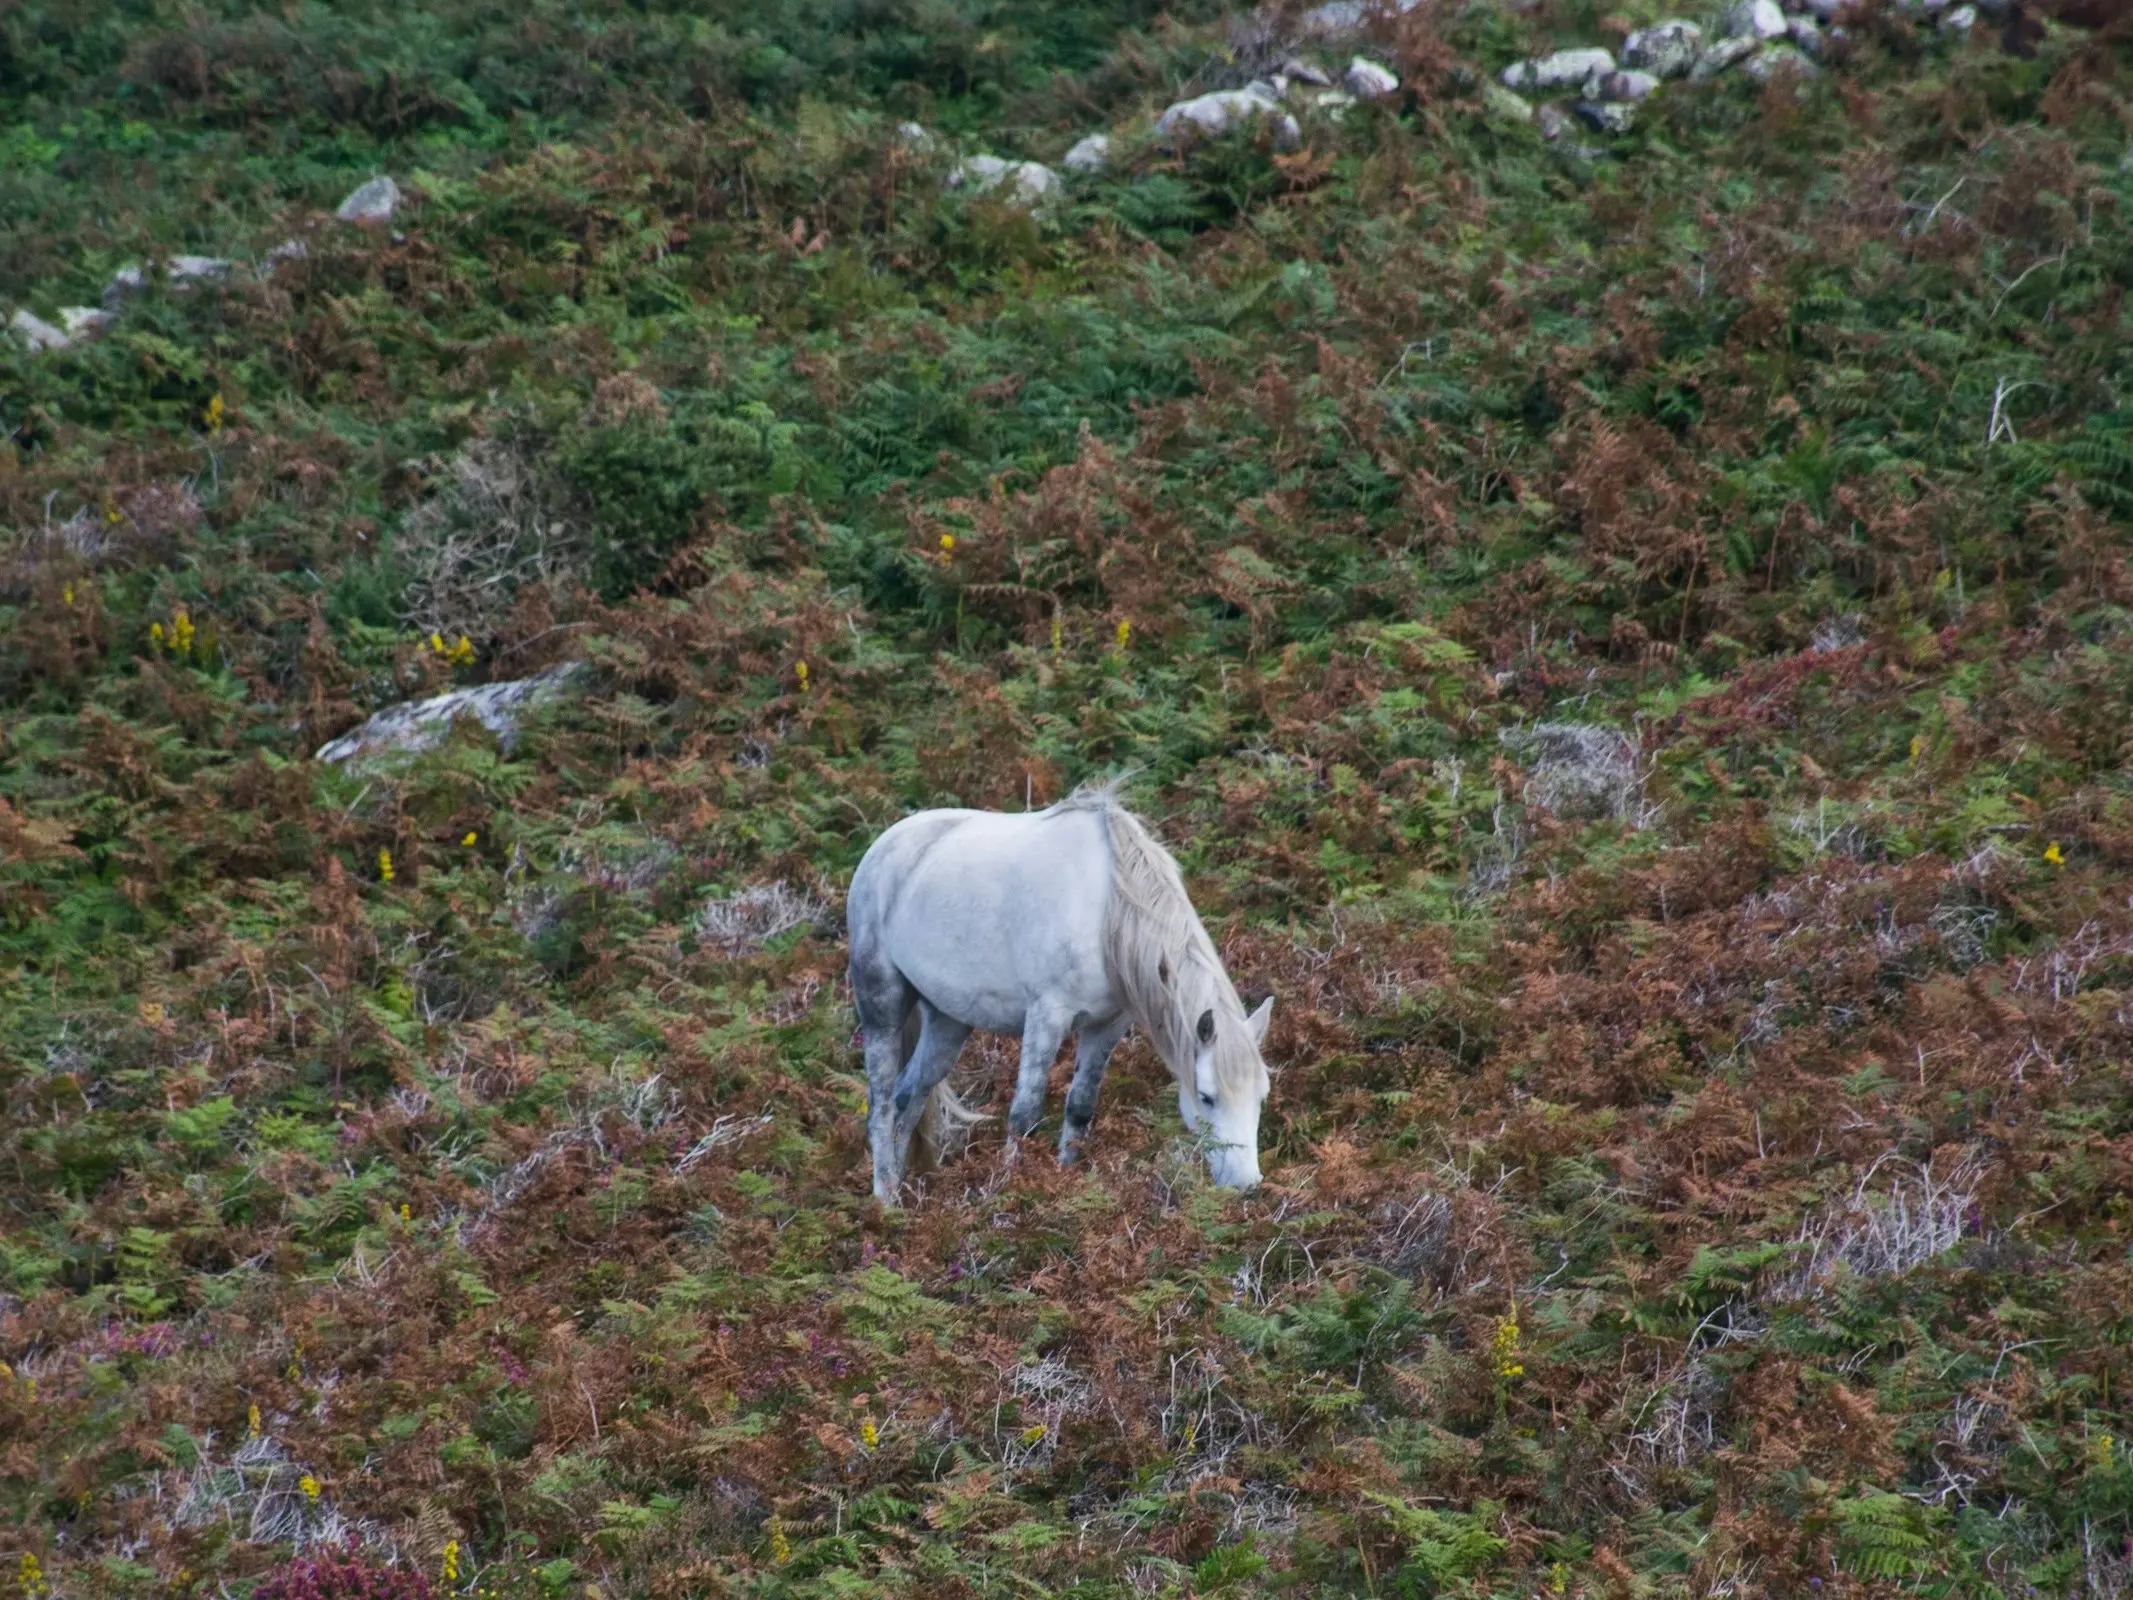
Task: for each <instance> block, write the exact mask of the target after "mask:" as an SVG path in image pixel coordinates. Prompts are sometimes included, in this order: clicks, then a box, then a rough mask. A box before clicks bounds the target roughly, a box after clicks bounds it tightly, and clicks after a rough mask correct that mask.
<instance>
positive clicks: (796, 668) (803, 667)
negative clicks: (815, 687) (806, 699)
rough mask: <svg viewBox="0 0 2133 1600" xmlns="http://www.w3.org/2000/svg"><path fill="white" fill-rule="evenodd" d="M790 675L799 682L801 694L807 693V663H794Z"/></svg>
mask: <svg viewBox="0 0 2133 1600" xmlns="http://www.w3.org/2000/svg"><path fill="white" fill-rule="evenodd" d="M792 675H793V676H794V677H795V678H797V679H799V680H800V692H801V693H802V694H805V693H807V663H806V662H804V661H799V662H795V663H794V664H793V669H792Z"/></svg>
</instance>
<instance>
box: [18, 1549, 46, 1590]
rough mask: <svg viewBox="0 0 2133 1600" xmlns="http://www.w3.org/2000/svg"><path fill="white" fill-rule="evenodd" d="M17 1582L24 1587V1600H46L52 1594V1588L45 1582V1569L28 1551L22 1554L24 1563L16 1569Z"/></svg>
mask: <svg viewBox="0 0 2133 1600" xmlns="http://www.w3.org/2000/svg"><path fill="white" fill-rule="evenodd" d="M15 1581H16V1582H17V1583H18V1584H20V1585H21V1586H22V1600H44V1597H45V1596H46V1595H48V1594H50V1593H51V1592H52V1586H51V1585H50V1584H49V1583H46V1582H45V1581H44V1568H43V1567H42V1566H40V1565H38V1562H37V1557H36V1556H35V1555H34V1554H32V1553H31V1552H30V1551H28V1550H25V1551H23V1552H22V1562H21V1564H20V1565H19V1566H18V1567H16V1569H15Z"/></svg>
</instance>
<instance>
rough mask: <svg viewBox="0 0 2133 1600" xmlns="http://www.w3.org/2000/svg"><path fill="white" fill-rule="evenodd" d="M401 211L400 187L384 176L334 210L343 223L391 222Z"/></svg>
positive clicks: (365, 186)
mask: <svg viewBox="0 0 2133 1600" xmlns="http://www.w3.org/2000/svg"><path fill="white" fill-rule="evenodd" d="M399 209H400V186H399V185H398V184H397V183H395V182H393V181H392V179H391V178H388V177H385V176H383V175H382V174H381V175H380V176H378V177H375V178H372V179H371V180H370V181H369V182H368V183H365V184H362V185H360V186H359V187H358V188H357V189H355V191H354V192H353V193H351V194H350V195H349V196H348V198H347V199H345V200H343V201H342V202H341V203H340V205H339V206H337V207H336V208H335V209H334V213H333V214H334V215H335V216H336V217H338V218H339V219H340V220H341V221H343V222H363V223H379V222H390V221H392V219H393V213H394V212H395V211H398V210H399Z"/></svg>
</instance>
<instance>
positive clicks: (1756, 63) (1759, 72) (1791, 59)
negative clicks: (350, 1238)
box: [1741, 44, 1821, 83]
mask: <svg viewBox="0 0 2133 1600" xmlns="http://www.w3.org/2000/svg"><path fill="white" fill-rule="evenodd" d="M1741 71H1742V72H1743V73H1745V74H1746V75H1747V76H1748V77H1750V78H1753V79H1754V80H1755V81H1756V82H1757V83H1769V82H1771V81H1772V80H1773V79H1776V78H1779V77H1782V76H1784V75H1785V74H1787V73H1791V74H1792V75H1794V76H1795V77H1798V78H1801V79H1807V78H1813V77H1817V76H1819V75H1820V73H1821V69H1820V68H1819V67H1817V66H1816V65H1815V64H1814V63H1813V62H1812V61H1810V60H1808V59H1807V57H1805V56H1804V55H1802V54H1800V52H1799V51H1797V50H1795V49H1794V48H1793V47H1792V46H1791V45H1789V44H1771V45H1765V46H1764V47H1763V48H1762V49H1760V50H1758V51H1757V52H1756V53H1755V54H1754V55H1752V56H1750V57H1749V58H1748V60H1747V62H1746V63H1745V64H1744V65H1743V66H1742V67H1741Z"/></svg>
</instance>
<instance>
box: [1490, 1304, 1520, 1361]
mask: <svg viewBox="0 0 2133 1600" xmlns="http://www.w3.org/2000/svg"><path fill="white" fill-rule="evenodd" d="M1493 1348H1494V1351H1495V1355H1496V1376H1497V1377H1499V1378H1517V1377H1523V1376H1524V1375H1525V1371H1526V1369H1525V1368H1524V1367H1523V1366H1522V1365H1520V1364H1519V1360H1518V1312H1517V1309H1516V1308H1513V1310H1512V1311H1511V1314H1510V1315H1509V1316H1507V1317H1505V1318H1504V1319H1503V1320H1502V1321H1500V1322H1498V1323H1497V1324H1496V1337H1495V1339H1494V1341H1493Z"/></svg>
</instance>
